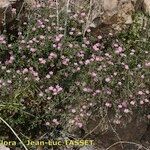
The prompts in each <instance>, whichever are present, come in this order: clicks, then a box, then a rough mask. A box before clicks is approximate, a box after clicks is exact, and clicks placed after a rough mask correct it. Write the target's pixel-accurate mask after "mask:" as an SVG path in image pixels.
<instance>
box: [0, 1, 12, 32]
mask: <svg viewBox="0 0 150 150" xmlns="http://www.w3.org/2000/svg"><path fill="white" fill-rule="evenodd" d="M8 7H10V2H9V1H8V0H2V1H0V30H1V28H2V26H3V19H4V11H5V10H6V9H7V8H8Z"/></svg>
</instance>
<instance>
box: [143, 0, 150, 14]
mask: <svg viewBox="0 0 150 150" xmlns="http://www.w3.org/2000/svg"><path fill="white" fill-rule="evenodd" d="M143 8H144V11H145V12H146V13H147V14H148V15H150V0H144V1H143Z"/></svg>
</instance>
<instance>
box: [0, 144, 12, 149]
mask: <svg viewBox="0 0 150 150" xmlns="http://www.w3.org/2000/svg"><path fill="white" fill-rule="evenodd" d="M0 150H10V148H8V147H6V146H4V145H0Z"/></svg>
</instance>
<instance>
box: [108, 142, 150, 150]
mask: <svg viewBox="0 0 150 150" xmlns="http://www.w3.org/2000/svg"><path fill="white" fill-rule="evenodd" d="M118 144H132V145H136V146H138V147H142V148H143V149H144V150H149V149H148V148H146V147H144V146H143V145H141V144H138V143H135V142H128V141H119V142H116V143H114V144H112V145H111V146H109V147H108V148H106V150H109V149H111V148H112V147H114V146H116V145H118Z"/></svg>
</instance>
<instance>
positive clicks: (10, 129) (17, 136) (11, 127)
mask: <svg viewBox="0 0 150 150" xmlns="http://www.w3.org/2000/svg"><path fill="white" fill-rule="evenodd" d="M0 120H1V121H2V122H3V123H4V124H5V125H6V126H7V127H8V128H9V129H10V130H11V131H12V132H13V134H14V135H15V136H16V138H17V139H18V140H19V141H20V143H21V144H22V145H23V147H24V149H25V150H28V149H27V147H26V146H25V144H24V143H23V142H22V140H21V139H20V138H19V136H18V135H17V133H16V132H15V131H14V130H13V128H12V127H11V126H10V125H9V124H8V123H7V122H6V121H5V120H4V119H3V118H1V117H0Z"/></svg>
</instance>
